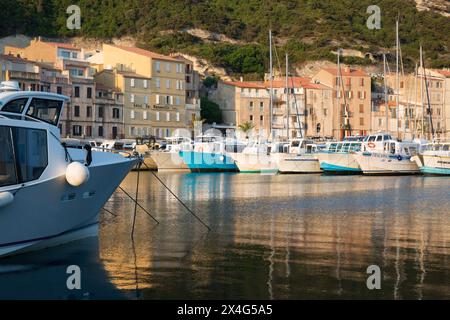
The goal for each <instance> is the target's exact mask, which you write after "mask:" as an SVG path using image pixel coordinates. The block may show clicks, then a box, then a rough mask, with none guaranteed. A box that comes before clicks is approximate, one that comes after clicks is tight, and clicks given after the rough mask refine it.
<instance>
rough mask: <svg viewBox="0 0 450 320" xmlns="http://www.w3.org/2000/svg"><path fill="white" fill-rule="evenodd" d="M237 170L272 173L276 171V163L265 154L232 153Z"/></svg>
mask: <svg viewBox="0 0 450 320" xmlns="http://www.w3.org/2000/svg"><path fill="white" fill-rule="evenodd" d="M230 156H231V157H232V158H233V160H234V161H235V163H236V166H237V167H238V169H239V172H242V173H263V174H272V173H277V172H278V165H277V162H276V161H273V160H272V159H271V157H270V156H268V155H266V154H253V153H232V154H230Z"/></svg>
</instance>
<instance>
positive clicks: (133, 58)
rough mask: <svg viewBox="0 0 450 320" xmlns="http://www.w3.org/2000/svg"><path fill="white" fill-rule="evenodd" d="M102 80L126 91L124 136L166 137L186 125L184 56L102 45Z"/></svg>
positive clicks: (100, 76) (100, 78)
mask: <svg viewBox="0 0 450 320" xmlns="http://www.w3.org/2000/svg"><path fill="white" fill-rule="evenodd" d="M96 81H97V82H98V83H100V84H103V85H105V84H108V83H109V84H110V85H113V86H114V87H115V88H117V89H118V90H120V91H121V92H123V95H124V123H125V136H126V137H127V138H134V137H137V136H145V135H155V136H156V137H160V138H162V137H166V136H169V135H171V134H172V133H173V132H174V131H175V130H176V129H183V128H186V123H185V120H186V115H185V110H186V67H185V62H184V60H181V59H176V58H172V57H168V56H164V55H160V54H157V53H154V52H151V51H147V50H143V49H139V48H132V47H124V46H115V45H108V44H104V45H103V70H102V71H101V72H99V74H98V75H96Z"/></svg>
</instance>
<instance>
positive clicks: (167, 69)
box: [166, 62, 170, 72]
mask: <svg viewBox="0 0 450 320" xmlns="http://www.w3.org/2000/svg"><path fill="white" fill-rule="evenodd" d="M166 72H170V63H169V62H167V63H166Z"/></svg>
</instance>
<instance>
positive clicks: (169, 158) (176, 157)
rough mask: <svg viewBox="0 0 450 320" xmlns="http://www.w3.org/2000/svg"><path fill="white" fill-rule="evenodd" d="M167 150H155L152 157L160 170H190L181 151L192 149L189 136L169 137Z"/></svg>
mask: <svg viewBox="0 0 450 320" xmlns="http://www.w3.org/2000/svg"><path fill="white" fill-rule="evenodd" d="M165 140H166V141H167V144H166V148H165V150H162V151H159V150H157V151H153V152H152V153H151V157H152V159H153V160H154V161H155V163H156V166H157V168H158V171H170V170H189V168H188V166H187V165H186V164H185V163H184V161H183V159H182V158H181V156H180V151H192V150H193V144H192V140H191V139H189V138H187V137H182V136H180V137H167V138H166V139H165Z"/></svg>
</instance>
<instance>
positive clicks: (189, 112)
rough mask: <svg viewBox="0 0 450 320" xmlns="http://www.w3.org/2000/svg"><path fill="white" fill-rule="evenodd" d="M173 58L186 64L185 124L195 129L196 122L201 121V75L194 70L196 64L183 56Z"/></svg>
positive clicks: (175, 55)
mask: <svg viewBox="0 0 450 320" xmlns="http://www.w3.org/2000/svg"><path fill="white" fill-rule="evenodd" d="M171 57H173V58H176V59H179V60H183V61H184V64H185V85H186V88H185V90H186V110H185V123H186V127H187V128H188V129H193V126H194V121H196V120H199V119H200V82H201V79H200V74H199V73H198V72H197V71H195V70H194V63H193V62H192V61H191V60H189V59H187V58H185V57H184V56H183V55H181V54H174V55H171Z"/></svg>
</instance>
